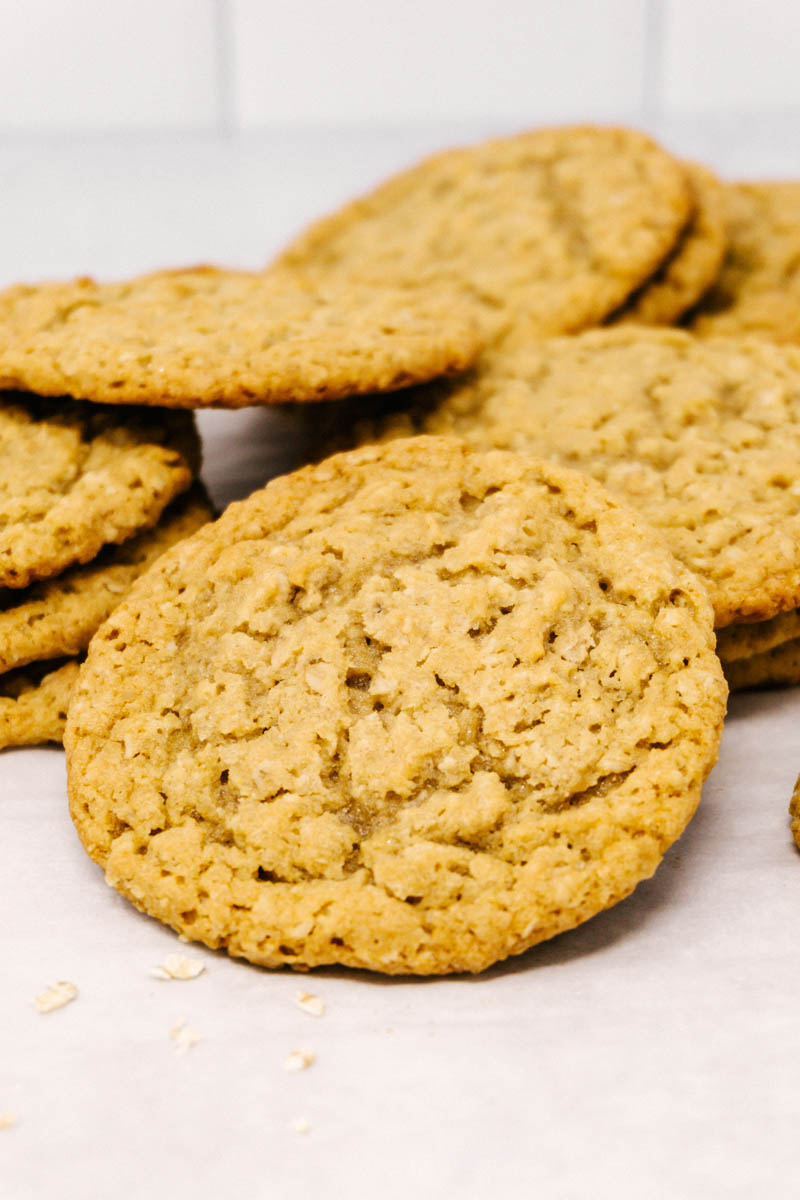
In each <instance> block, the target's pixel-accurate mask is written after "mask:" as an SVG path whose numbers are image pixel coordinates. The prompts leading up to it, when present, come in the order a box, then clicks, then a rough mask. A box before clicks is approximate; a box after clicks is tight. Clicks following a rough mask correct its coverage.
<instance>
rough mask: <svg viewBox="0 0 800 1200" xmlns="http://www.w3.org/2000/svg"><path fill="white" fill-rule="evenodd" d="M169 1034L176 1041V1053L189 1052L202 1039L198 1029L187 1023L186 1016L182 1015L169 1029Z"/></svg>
mask: <svg viewBox="0 0 800 1200" xmlns="http://www.w3.org/2000/svg"><path fill="white" fill-rule="evenodd" d="M169 1036H170V1037H171V1038H172V1040H173V1042H174V1043H175V1053H176V1054H188V1052H189V1051H190V1050H191V1048H192V1046H196V1045H197V1043H198V1042H199V1041H201V1040H202V1039H201V1036H200V1034H199V1033H198V1032H197V1030H196V1029H192V1027H191V1025H187V1024H186V1018H185V1017H180V1018H179V1019H178V1020H177V1021H176V1022H175V1024H174V1025H173V1026H172V1029H170V1031H169Z"/></svg>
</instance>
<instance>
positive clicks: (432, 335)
mask: <svg viewBox="0 0 800 1200" xmlns="http://www.w3.org/2000/svg"><path fill="white" fill-rule="evenodd" d="M481 346H482V338H481V336H480V334H479V331H478V320H477V313H476V309H475V306H474V305H470V304H469V303H468V302H467V301H466V300H462V299H461V298H459V296H457V295H456V294H455V293H454V290H453V289H452V288H445V287H439V288H433V287H432V288H426V289H422V288H418V287H408V288H405V289H400V288H389V287H387V286H386V285H385V284H379V285H377V286H373V285H365V284H356V283H355V282H352V283H344V284H335V283H327V284H325V285H322V284H312V283H310V282H309V281H307V280H304V279H302V278H301V277H300V276H299V275H297V274H296V273H287V272H274V271H273V272H271V273H267V274H261V275H256V274H252V273H249V272H245V271H225V270H221V269H217V268H214V267H197V268H194V269H192V270H185V271H161V272H157V273H156V274H153V275H143V276H141V277H140V278H138V279H132V280H129V281H128V282H126V283H109V284H98V283H95V282H94V281H93V280H91V279H76V280H74V281H73V282H71V283H55V284H43V285H41V286H39V287H28V286H24V285H19V286H16V287H12V288H9V289H8V290H7V291H6V292H4V293H0V388H4V387H5V388H14V387H22V388H28V389H30V390H31V391H34V392H38V393H39V394H41V395H46V396H52V395H58V394H60V393H62V392H68V393H69V394H70V395H71V396H75V397H78V398H79V399H84V400H94V401H105V402H107V403H123V404H158V405H166V406H168V407H172V408H199V407H202V406H205V405H221V406H224V407H233V408H237V407H241V406H242V405H246V404H267V403H277V402H279V401H297V400H305V401H307V400H320V399H332V398H335V397H338V396H349V395H353V394H359V393H362V392H368V391H389V390H392V389H394V388H399V387H405V386H406V385H408V384H411V383H418V382H421V381H424V380H427V379H432V378H433V377H435V376H437V375H443V374H452V373H453V372H456V371H461V370H463V369H464V368H465V367H467V366H469V365H470V363H471V362H473V361H474V360H475V358H476V357H477V355H478V353H479V351H480V349H481Z"/></svg>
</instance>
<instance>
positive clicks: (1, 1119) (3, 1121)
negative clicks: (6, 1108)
mask: <svg viewBox="0 0 800 1200" xmlns="http://www.w3.org/2000/svg"><path fill="white" fill-rule="evenodd" d="M16 1123H17V1118H16V1116H15V1114H14V1113H10V1112H0V1129H10V1128H11V1126H12V1125H16Z"/></svg>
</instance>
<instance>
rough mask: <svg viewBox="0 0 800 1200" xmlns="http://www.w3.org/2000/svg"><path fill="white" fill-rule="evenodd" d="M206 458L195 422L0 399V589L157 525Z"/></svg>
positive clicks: (34, 399)
mask: <svg viewBox="0 0 800 1200" xmlns="http://www.w3.org/2000/svg"><path fill="white" fill-rule="evenodd" d="M199 458H200V444H199V440H198V437H197V431H196V429H195V426H194V421H193V418H192V417H191V416H190V415H189V414H185V413H168V412H166V411H164V410H162V411H160V412H153V411H150V410H143V409H135V410H131V411H129V412H126V413H124V414H123V413H121V412H120V411H119V410H118V409H114V408H107V407H100V406H98V405H92V404H79V403H76V402H75V401H73V400H70V399H67V398H65V397H60V398H59V399H58V400H48V399H43V398H42V397H39V396H32V395H28V394H21V393H14V394H12V395H8V396H6V397H5V398H4V399H2V401H0V588H3V587H6V588H9V587H10V588H20V587H26V586H27V585H28V584H29V583H30V582H31V580H33V579H45V578H47V577H49V576H51V575H57V574H59V572H61V571H63V570H64V569H65V568H66V567H69V566H71V565H72V564H73V563H76V562H87V561H88V560H89V559H90V558H94V556H95V555H96V554H97V553H98V552H99V551H100V550H101V549H102V547H103V546H105V545H106V544H108V543H111V542H122V541H125V540H126V539H127V538H129V537H131V536H132V535H133V534H135V533H138V532H139V531H140V530H142V529H147V528H149V527H150V526H151V525H154V524H155V523H156V521H157V520H158V518H159V516H160V515H161V513H162V511H163V509H164V508H165V507H166V505H167V504H169V502H170V500H172V499H173V498H174V497H175V496H177V495H179V494H180V493H181V492H183V491H185V490H186V488H188V486H189V484H190V483H191V481H192V477H193V475H194V474H195V472H196V470H197V467H198V464H199Z"/></svg>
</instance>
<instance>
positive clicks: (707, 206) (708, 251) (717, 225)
mask: <svg viewBox="0 0 800 1200" xmlns="http://www.w3.org/2000/svg"><path fill="white" fill-rule="evenodd" d="M684 165H685V168H686V173H687V176H688V178H689V183H690V185H691V189H692V194H693V197H694V208H693V211H692V216H691V218H690V220H689V224H688V225H687V226H686V228H685V229H684V231H683V233H682V234H681V236H680V237H679V238H678V241H677V242H676V243H675V246H674V248H673V249H672V250H671V251H670V253H669V254H668V255H667V257H666V259H665V260H664V262H663V263H662V264H661V266H660V267H659V268H658V270H657V271H656V273H655V274H654V275H653V276H651V278H650V279H648V280H647V281H646V282H645V284H644V285H643V286H642V287H641V288H639V290H638V291H637V292H634V294H633V295H632V296H631V297H630V298H629V299H628V300H627V301H626V303H625V304H624V305H623V307H622V308H621V309H620V311H619V312H618V313H616V314H614V316H613V318H612V322H613V323H614V324H619V323H621V322H623V321H625V322H628V321H635V322H637V323H638V324H641V325H671V324H672V323H673V322H674V321H677V320H678V318H679V317H681V316H682V315H683V314H684V313H685V312H686V310H687V309H689V308H691V307H692V305H693V304H696V303H697V301H698V300H699V299H700V297H701V296H702V295H703V293H704V292H706V291H707V290H708V288H709V287H710V286H711V284H712V283H713V282H714V280H715V279H716V278H717V275H718V274H719V271H720V268H721V266H722V260H723V259H724V257H725V250H726V248H727V245H728V237H727V232H726V225H725V192H724V189H723V186H722V184H721V183H720V181H719V180H718V179H717V178H716V176H715V175H713V174H712V173H711V171H709V170H707V169H706V168H705V167H700V166H697V165H696V164H695V163H686V164H684Z"/></svg>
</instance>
